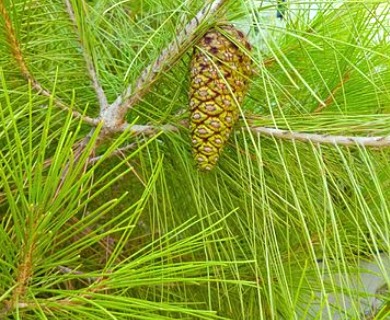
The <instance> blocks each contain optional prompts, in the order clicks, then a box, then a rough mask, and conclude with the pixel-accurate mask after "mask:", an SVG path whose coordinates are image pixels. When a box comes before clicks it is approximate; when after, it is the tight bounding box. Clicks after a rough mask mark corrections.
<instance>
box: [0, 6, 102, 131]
mask: <svg viewBox="0 0 390 320" xmlns="http://www.w3.org/2000/svg"><path fill="white" fill-rule="evenodd" d="M0 15H1V16H2V17H3V19H4V26H5V28H4V29H5V33H6V37H7V40H8V43H9V46H10V48H11V53H12V56H13V58H14V59H15V61H16V64H17V65H18V67H19V69H20V72H21V74H22V76H23V78H24V79H26V80H27V81H28V82H29V83H31V86H32V88H33V89H34V90H35V91H36V92H37V93H38V94H40V95H42V96H45V97H49V98H54V99H53V101H54V104H55V105H56V106H57V107H58V108H60V109H62V110H64V111H68V112H69V111H70V112H71V113H72V115H73V116H74V117H75V118H79V119H82V121H84V122H86V123H88V124H90V125H93V126H96V125H98V123H99V122H100V119H98V118H96V119H95V118H90V117H87V116H84V115H82V114H81V113H80V112H78V111H75V110H72V109H71V108H70V107H69V106H67V105H66V104H65V103H63V102H62V101H61V100H59V99H57V98H55V97H53V95H52V93H51V92H50V91H49V90H47V89H45V88H44V87H43V86H42V85H41V84H40V83H39V81H38V80H37V79H35V78H34V76H33V75H32V73H31V72H30V70H29V69H28V66H27V64H26V61H25V60H24V57H23V53H22V50H21V48H20V45H19V41H18V39H17V38H16V33H15V30H14V28H13V26H12V22H11V18H10V16H9V14H8V12H7V9H6V8H5V5H4V1H2V0H0Z"/></svg>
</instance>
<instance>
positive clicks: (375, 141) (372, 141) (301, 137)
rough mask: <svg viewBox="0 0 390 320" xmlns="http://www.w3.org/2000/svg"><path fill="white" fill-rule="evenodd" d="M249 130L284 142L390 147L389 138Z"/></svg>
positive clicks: (279, 130)
mask: <svg viewBox="0 0 390 320" xmlns="http://www.w3.org/2000/svg"><path fill="white" fill-rule="evenodd" d="M250 130H251V131H252V132H255V133H259V134H263V135H267V136H271V137H275V138H279V139H285V140H296V141H303V142H311V143H320V144H333V145H344V146H356V145H359V146H363V147H376V148H384V147H389V146H390V136H380V137H354V136H334V135H327V134H316V133H304V132H295V131H289V130H282V129H275V128H267V127H251V128H250Z"/></svg>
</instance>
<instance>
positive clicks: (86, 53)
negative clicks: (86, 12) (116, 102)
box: [65, 0, 108, 110]
mask: <svg viewBox="0 0 390 320" xmlns="http://www.w3.org/2000/svg"><path fill="white" fill-rule="evenodd" d="M65 4H66V10H67V12H68V15H69V18H70V20H71V21H72V24H73V27H74V30H75V33H76V34H77V37H78V41H79V44H80V49H81V51H82V53H83V57H84V61H85V64H86V67H87V70H88V74H89V77H90V78H91V81H92V85H93V88H94V90H95V92H96V95H97V98H98V101H99V105H100V109H101V110H103V109H106V108H107V107H108V101H107V97H106V94H105V93H104V90H103V87H102V86H101V84H100V82H99V79H98V76H97V72H96V69H95V65H94V63H93V61H92V56H91V52H90V50H88V44H87V43H85V41H84V40H83V34H82V28H81V26H79V25H78V24H77V20H76V16H75V14H74V10H73V7H72V4H71V3H70V1H69V0H65Z"/></svg>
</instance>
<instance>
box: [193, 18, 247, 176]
mask: <svg viewBox="0 0 390 320" xmlns="http://www.w3.org/2000/svg"><path fill="white" fill-rule="evenodd" d="M218 30H221V32H220V31H218ZM250 50H251V45H250V44H249V42H248V41H247V40H246V38H245V37H244V34H243V33H242V32H241V31H239V30H237V29H236V28H235V27H233V26H231V25H226V26H220V27H218V29H211V30H209V31H208V32H207V33H206V34H205V35H204V37H203V38H202V39H200V41H199V43H198V44H197V45H196V47H195V51H194V55H193V57H192V61H191V73H190V92H189V97H190V110H191V119H190V122H191V126H190V128H191V134H192V147H193V154H194V157H195V161H196V162H197V165H198V168H199V169H201V170H211V169H212V168H213V167H214V166H215V165H216V163H217V161H218V158H219V155H220V154H221V151H222V148H223V147H224V145H225V144H226V142H227V140H228V139H229V136H230V132H231V131H232V128H233V125H234V123H235V122H236V121H237V119H238V117H239V107H238V105H240V104H241V102H242V100H243V97H244V95H245V92H246V91H247V87H248V85H247V84H248V77H249V76H250V75H251V74H252V66H251V59H250V57H249V56H248V55H247V53H248V52H249V51H250Z"/></svg>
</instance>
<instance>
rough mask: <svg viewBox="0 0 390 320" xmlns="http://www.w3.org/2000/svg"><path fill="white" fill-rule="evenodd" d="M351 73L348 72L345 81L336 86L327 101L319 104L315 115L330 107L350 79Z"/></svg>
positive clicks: (342, 80)
mask: <svg viewBox="0 0 390 320" xmlns="http://www.w3.org/2000/svg"><path fill="white" fill-rule="evenodd" d="M350 78H351V77H350V73H349V72H347V73H346V74H345V76H344V78H343V79H341V81H340V82H339V83H338V84H337V85H336V87H335V88H334V89H333V90H332V92H331V93H330V94H329V96H328V97H327V98H326V99H325V101H324V102H323V103H319V104H318V106H317V108H316V109H315V110H314V111H313V113H320V112H321V111H322V110H323V109H325V108H326V107H327V106H329V105H330V104H331V103H332V102H333V101H334V97H335V95H336V93H337V92H338V91H339V90H340V89H341V88H342V87H343V86H344V84H345V83H346V82H348V81H349V79H350Z"/></svg>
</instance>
